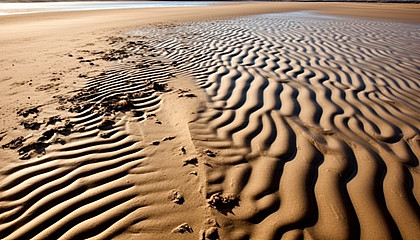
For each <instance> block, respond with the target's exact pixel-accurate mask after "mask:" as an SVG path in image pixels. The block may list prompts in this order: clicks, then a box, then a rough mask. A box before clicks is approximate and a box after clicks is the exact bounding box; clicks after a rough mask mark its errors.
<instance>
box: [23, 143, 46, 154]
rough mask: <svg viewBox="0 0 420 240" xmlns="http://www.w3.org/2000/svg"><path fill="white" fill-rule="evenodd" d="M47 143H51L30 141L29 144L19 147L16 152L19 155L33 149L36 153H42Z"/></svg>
mask: <svg viewBox="0 0 420 240" xmlns="http://www.w3.org/2000/svg"><path fill="white" fill-rule="evenodd" d="M49 145H51V144H50V143H44V142H39V141H38V142H34V143H31V144H29V145H26V146H24V147H21V148H20V149H19V150H18V152H19V155H24V154H26V153H28V152H30V151H31V150H34V151H35V152H36V153H38V154H41V153H42V154H44V153H45V148H47V147H48V146H49Z"/></svg>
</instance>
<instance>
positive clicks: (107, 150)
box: [0, 60, 170, 240]
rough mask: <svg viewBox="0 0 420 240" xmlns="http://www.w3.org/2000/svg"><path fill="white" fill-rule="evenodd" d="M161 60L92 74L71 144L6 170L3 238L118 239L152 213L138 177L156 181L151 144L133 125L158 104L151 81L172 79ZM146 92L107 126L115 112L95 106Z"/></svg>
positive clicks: (1, 186) (1, 197)
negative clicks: (150, 157) (148, 152)
mask: <svg viewBox="0 0 420 240" xmlns="http://www.w3.org/2000/svg"><path fill="white" fill-rule="evenodd" d="M143 64H150V65H153V64H154V62H153V61H152V62H147V60H144V61H143ZM154 65H155V66H153V67H149V68H138V67H135V64H120V65H117V66H115V67H114V68H113V69H112V70H108V71H106V72H103V73H101V74H99V75H98V76H96V77H91V78H89V79H88V80H87V86H86V88H85V89H83V94H81V95H78V96H79V97H78V98H76V100H78V101H79V104H80V106H77V107H75V109H78V110H75V111H76V112H78V113H77V114H75V116H74V117H73V118H71V119H70V123H71V125H72V126H73V127H72V129H71V131H72V133H71V134H70V135H69V136H68V140H69V142H70V143H68V144H65V145H63V146H61V147H58V148H57V149H54V150H53V151H50V152H49V153H47V154H46V155H45V156H43V157H41V158H36V157H35V158H32V159H30V160H27V161H22V162H21V163H20V164H17V165H13V166H10V167H9V168H8V169H4V170H3V171H2V172H1V177H2V181H1V183H0V223H1V224H0V238H1V239H13V240H16V239H87V238H93V239H111V238H112V237H114V236H116V235H118V234H120V233H122V232H123V231H125V230H126V229H127V228H128V227H130V226H131V225H132V224H135V223H138V222H140V221H142V220H144V219H146V218H147V217H148V216H150V214H149V213H147V211H145V210H144V209H143V208H144V207H145V206H146V205H147V204H146V202H147V201H145V199H144V198H145V195H147V194H145V193H143V192H142V191H141V189H140V188H139V186H138V185H137V184H138V182H139V181H138V180H137V183H136V182H135V179H137V178H133V174H134V175H135V174H141V175H142V176H148V178H149V179H150V182H143V186H146V185H150V184H151V183H152V182H153V181H155V179H154V178H153V177H150V175H153V174H154V171H155V170H153V169H152V168H150V167H148V165H147V164H145V159H146V156H145V154H144V153H143V151H142V150H143V148H144V143H142V141H141V139H139V138H135V137H134V136H131V135H130V134H129V133H128V132H127V131H126V127H127V126H126V124H127V121H128V120H130V121H135V122H138V121H143V120H144V119H145V118H146V114H150V113H153V112H154V111H155V110H157V109H158V108H159V105H160V96H159V93H158V92H156V91H154V90H153V88H152V85H153V83H160V84H163V83H165V82H166V81H167V79H168V78H170V76H169V73H168V72H167V69H166V68H164V67H163V66H161V65H156V64H154ZM139 92H140V93H141V94H140V95H136V96H135V97H133V98H131V104H132V105H131V108H132V109H131V112H132V114H133V116H131V118H129V116H128V115H125V114H122V113H120V114H119V115H118V114H116V115H117V116H116V117H115V116H114V118H113V121H114V122H115V123H114V124H110V125H108V126H102V127H100V124H101V123H102V120H103V119H104V117H110V116H111V115H115V114H112V113H110V112H101V111H98V109H97V108H95V106H97V105H100V104H101V103H103V102H104V100H106V99H109V98H112V97H118V96H123V95H127V94H130V93H131V94H134V93H139ZM156 177H157V175H156ZM133 179H134V180H133ZM161 180H162V181H164V180H163V179H161ZM159 191H160V190H159V189H157V191H156V192H159ZM139 212H141V213H139ZM156 212H157V214H159V211H156Z"/></svg>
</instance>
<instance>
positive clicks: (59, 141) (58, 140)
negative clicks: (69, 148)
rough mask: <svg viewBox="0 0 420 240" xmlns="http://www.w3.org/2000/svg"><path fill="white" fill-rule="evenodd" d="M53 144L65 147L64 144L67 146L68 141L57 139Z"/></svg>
mask: <svg viewBox="0 0 420 240" xmlns="http://www.w3.org/2000/svg"><path fill="white" fill-rule="evenodd" d="M53 143H59V144H61V145H64V144H66V140H64V139H62V138H57V139H55V140H54V142H53Z"/></svg>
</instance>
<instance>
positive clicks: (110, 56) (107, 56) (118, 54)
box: [101, 49, 130, 61]
mask: <svg viewBox="0 0 420 240" xmlns="http://www.w3.org/2000/svg"><path fill="white" fill-rule="evenodd" d="M128 57H130V54H128V53H127V51H126V50H125V49H111V50H108V51H107V52H105V53H104V54H103V55H102V56H101V58H102V59H103V60H105V61H117V60H123V59H124V58H128Z"/></svg>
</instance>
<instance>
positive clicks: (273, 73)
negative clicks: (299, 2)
mask: <svg viewBox="0 0 420 240" xmlns="http://www.w3.org/2000/svg"><path fill="white" fill-rule="evenodd" d="M135 34H138V35H145V34H146V35H147V34H150V35H152V34H153V36H157V37H156V41H155V43H154V45H155V48H156V49H161V50H160V52H159V53H160V54H161V55H163V56H165V57H166V58H168V59H170V60H172V61H174V63H175V64H177V65H178V68H179V69H180V70H182V71H184V72H185V73H188V74H190V75H193V76H195V77H196V79H197V84H199V85H200V86H201V87H202V88H203V89H204V90H205V92H206V93H207V96H208V102H209V104H208V107H207V108H206V109H204V110H203V111H202V113H201V115H200V118H199V119H198V120H197V121H195V122H194V123H192V124H191V127H190V128H191V132H192V136H193V138H194V139H195V141H196V144H197V147H198V148H199V149H201V148H202V149H204V148H210V149H213V150H215V151H216V152H217V156H216V157H215V158H211V157H209V158H208V159H206V161H207V162H208V163H209V164H208V166H207V194H208V195H210V194H212V193H215V192H222V193H223V194H234V195H239V197H240V202H239V206H237V207H235V208H234V209H233V210H232V214H231V213H227V215H226V219H227V220H226V222H225V224H226V225H231V227H230V228H229V229H230V230H229V231H227V232H225V233H224V234H226V236H228V238H229V239H248V238H251V239H278V238H281V237H284V238H289V237H290V238H293V239H300V237H304V238H311V239H312V238H313V239H357V238H364V239H400V238H404V239H418V238H419V237H420V207H419V202H420V191H419V189H420V188H419V186H420V175H419V174H420V172H419V166H418V165H419V158H420V135H419V129H420V122H419V119H420V82H419V79H420V26H419V25H409V24H400V23H391V22H381V21H369V20H357V19H350V18H335V17H324V16H316V15H312V14H309V13H291V14H278V15H263V16H258V17H248V18H241V19H236V20H220V21H208V22H202V23H194V24H187V25H182V26H179V27H177V26H174V27H167V28H164V29H157V30H156V29H155V30H148V31H139V32H137V33H135ZM244 226H245V227H244Z"/></svg>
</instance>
